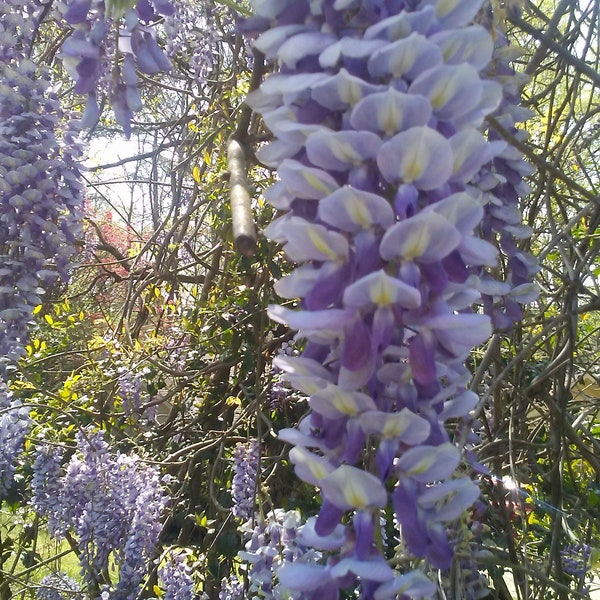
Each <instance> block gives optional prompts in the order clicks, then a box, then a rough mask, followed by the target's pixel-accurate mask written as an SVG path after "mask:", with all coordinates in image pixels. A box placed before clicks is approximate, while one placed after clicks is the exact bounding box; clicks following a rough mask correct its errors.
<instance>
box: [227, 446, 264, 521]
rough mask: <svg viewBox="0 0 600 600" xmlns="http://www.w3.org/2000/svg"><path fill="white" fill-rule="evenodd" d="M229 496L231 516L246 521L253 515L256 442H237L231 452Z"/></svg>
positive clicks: (256, 467) (256, 457) (256, 462)
mask: <svg viewBox="0 0 600 600" xmlns="http://www.w3.org/2000/svg"><path fill="white" fill-rule="evenodd" d="M233 460H234V464H233V479H232V482H231V496H232V498H233V507H232V509H231V512H232V513H233V516H234V517H236V518H238V519H242V520H243V521H247V520H249V519H251V518H252V516H253V515H254V498H255V495H256V485H257V480H258V442H256V441H252V442H249V443H247V444H242V443H240V444H237V446H236V447H235V450H234V452H233Z"/></svg>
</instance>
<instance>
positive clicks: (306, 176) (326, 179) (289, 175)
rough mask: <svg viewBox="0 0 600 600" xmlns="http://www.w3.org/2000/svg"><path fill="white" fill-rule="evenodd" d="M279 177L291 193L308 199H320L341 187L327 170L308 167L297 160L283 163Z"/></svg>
mask: <svg viewBox="0 0 600 600" xmlns="http://www.w3.org/2000/svg"><path fill="white" fill-rule="evenodd" d="M279 177H280V179H281V181H282V182H283V183H284V184H285V185H286V187H287V188H288V190H289V192H290V193H291V194H293V195H294V196H295V197H296V198H304V199H306V200H320V199H321V198H324V197H325V196H328V195H329V194H331V193H333V192H334V191H335V190H337V189H338V187H339V186H338V184H337V182H336V180H335V179H334V178H333V177H332V176H331V175H329V174H328V173H327V172H326V171H322V170H321V169H313V168H311V167H307V166H306V165H303V164H302V163H299V162H297V161H295V160H289V159H288V160H284V161H283V162H282V163H281V166H280V167H279Z"/></svg>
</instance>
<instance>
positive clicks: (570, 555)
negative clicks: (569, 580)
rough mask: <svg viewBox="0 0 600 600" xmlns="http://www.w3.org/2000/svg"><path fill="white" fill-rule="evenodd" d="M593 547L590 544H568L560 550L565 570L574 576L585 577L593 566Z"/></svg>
mask: <svg viewBox="0 0 600 600" xmlns="http://www.w3.org/2000/svg"><path fill="white" fill-rule="evenodd" d="M591 556H592V549H591V547H590V546H589V544H582V543H579V544H568V545H566V546H564V547H563V548H562V549H561V551H560V557H561V559H562V566H563V571H564V572H565V573H567V574H568V575H572V576H573V577H578V578H581V577H584V576H585V574H586V573H587V572H588V571H589V570H590V569H591V568H592V565H591V563H590V559H591Z"/></svg>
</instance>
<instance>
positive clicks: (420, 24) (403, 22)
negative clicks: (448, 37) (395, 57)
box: [365, 6, 435, 42]
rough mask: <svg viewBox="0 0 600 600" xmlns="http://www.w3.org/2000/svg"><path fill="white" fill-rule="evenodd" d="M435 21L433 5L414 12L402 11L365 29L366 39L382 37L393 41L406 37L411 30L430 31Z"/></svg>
mask: <svg viewBox="0 0 600 600" xmlns="http://www.w3.org/2000/svg"><path fill="white" fill-rule="evenodd" d="M434 22H435V10H434V8H433V7H432V6H423V7H420V8H419V9H418V10H415V11H414V12H412V11H411V12H407V11H404V10H403V11H401V12H400V13H399V14H395V15H393V16H391V17H388V18H387V19H383V20H381V21H379V22H378V23H375V25H372V26H371V27H369V28H368V29H367V30H366V31H365V39H369V40H370V39H375V38H380V39H383V40H388V41H390V42H393V41H395V40H398V39H400V38H405V37H407V36H408V35H410V33H411V32H413V31H416V32H417V33H428V32H429V29H430V28H431V26H432V25H433V24H434Z"/></svg>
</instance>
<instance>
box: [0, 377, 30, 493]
mask: <svg viewBox="0 0 600 600" xmlns="http://www.w3.org/2000/svg"><path fill="white" fill-rule="evenodd" d="M30 425H31V422H30V420H29V409H28V408H26V407H24V406H23V405H22V403H21V401H20V400H18V399H15V398H13V394H12V393H11V392H10V391H9V390H8V387H7V386H6V384H5V383H4V382H3V381H1V380H0V500H1V499H2V498H4V497H5V496H6V494H7V492H8V490H9V489H10V487H11V485H12V483H13V480H14V475H15V470H16V461H17V457H18V455H19V453H20V452H21V451H22V450H23V442H24V440H25V436H26V435H27V433H28V431H29V428H30Z"/></svg>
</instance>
